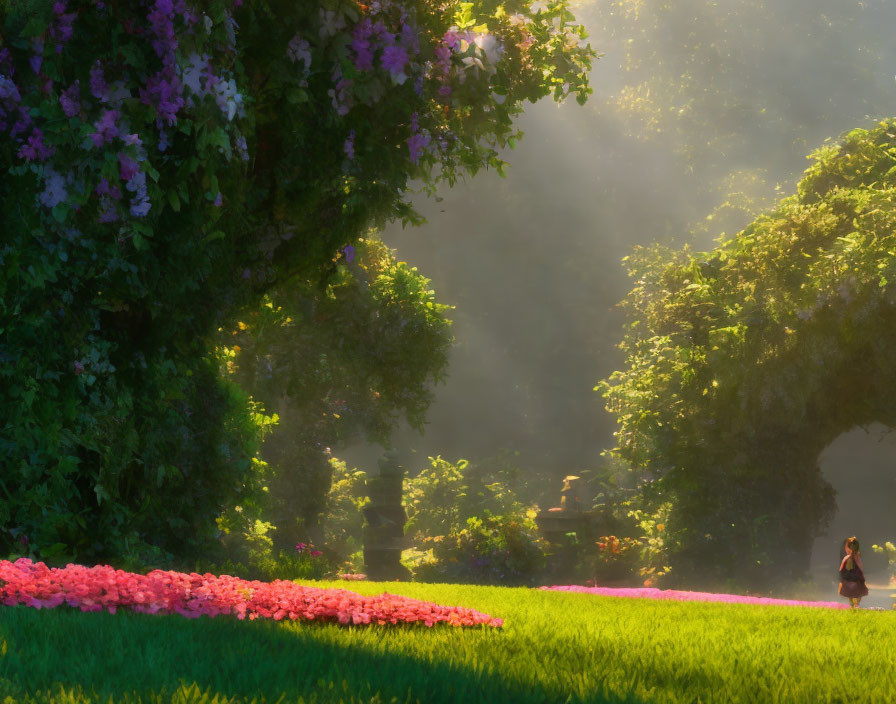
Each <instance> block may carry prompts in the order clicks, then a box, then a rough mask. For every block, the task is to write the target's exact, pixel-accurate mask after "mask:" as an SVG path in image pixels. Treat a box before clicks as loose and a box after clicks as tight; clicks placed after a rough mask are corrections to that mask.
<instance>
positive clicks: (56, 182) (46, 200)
mask: <svg viewBox="0 0 896 704" xmlns="http://www.w3.org/2000/svg"><path fill="white" fill-rule="evenodd" d="M70 178H71V177H69V180H70ZM67 198H68V191H67V190H66V178H65V177H64V176H62V174H60V173H58V172H57V171H56V170H55V169H52V168H47V169H45V171H44V191H43V193H41V194H40V202H41V203H42V204H43V205H44V206H46V207H47V208H53V207H55V206H57V205H59V204H60V203H63V202H65V200H66V199H67Z"/></svg>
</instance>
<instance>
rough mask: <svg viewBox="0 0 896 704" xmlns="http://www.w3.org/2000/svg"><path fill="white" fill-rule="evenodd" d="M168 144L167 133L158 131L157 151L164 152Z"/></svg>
mask: <svg viewBox="0 0 896 704" xmlns="http://www.w3.org/2000/svg"><path fill="white" fill-rule="evenodd" d="M168 144H169V142H168V133H167V132H166V131H165V130H159V151H160V152H163V151H165V150H166V149H167V148H168Z"/></svg>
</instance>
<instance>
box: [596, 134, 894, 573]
mask: <svg viewBox="0 0 896 704" xmlns="http://www.w3.org/2000/svg"><path fill="white" fill-rule="evenodd" d="M812 158H813V160H814V162H815V163H814V164H813V165H812V166H811V167H810V168H809V169H808V170H807V171H806V173H805V175H804V177H803V179H802V180H801V181H800V183H799V186H798V189H797V194H796V195H793V196H790V197H788V198H785V199H783V200H782V201H781V202H780V203H779V204H778V206H777V207H776V208H775V209H774V210H772V211H770V212H769V213H768V214H766V215H764V216H762V217H760V218H758V219H757V220H756V221H755V222H754V223H753V224H752V225H750V226H749V227H747V228H746V229H745V230H743V231H742V232H740V233H739V234H738V235H737V236H735V237H732V238H730V239H727V240H724V241H722V242H720V244H719V246H718V247H717V248H715V249H714V250H711V251H709V252H698V253H691V252H690V251H688V250H687V249H684V250H680V251H673V250H667V249H663V248H661V247H658V246H655V247H645V248H639V249H637V251H636V252H635V254H633V255H632V256H631V257H630V258H629V261H628V265H629V269H630V272H631V275H632V277H633V279H634V280H635V287H634V289H633V290H632V291H631V293H630V294H629V296H628V297H627V299H626V301H625V305H626V307H627V309H628V311H629V315H630V322H629V324H628V326H627V328H626V333H625V337H624V341H623V343H622V346H621V347H622V349H623V351H624V352H625V353H626V355H627V362H626V367H625V368H624V369H623V370H620V371H618V372H616V373H614V374H613V375H612V376H611V377H610V379H609V380H608V381H606V382H603V383H602V384H601V386H600V387H599V388H601V389H602V390H603V393H604V395H605V397H606V398H607V409H608V410H609V411H610V412H612V413H613V414H615V415H616V416H617V419H618V422H619V430H618V431H617V433H616V439H617V448H616V450H615V454H616V455H617V456H618V457H620V458H621V459H623V460H625V461H627V462H629V463H630V465H631V466H632V467H633V468H635V469H638V470H643V471H647V472H649V473H650V474H651V475H652V476H653V477H655V478H656V479H657V482H656V483H655V486H654V491H655V492H656V493H657V494H658V495H660V496H665V499H666V500H671V501H672V502H673V507H674V508H673V510H672V512H671V514H670V516H669V519H668V521H667V532H668V536H669V537H668V538H667V543H666V547H667V548H668V557H669V564H670V565H671V566H672V568H673V573H672V577H673V578H674V579H675V580H678V581H679V582H680V583H687V580H689V579H698V578H704V579H705V578H708V577H712V578H716V579H718V580H722V579H724V578H726V577H728V576H732V577H735V578H736V579H738V580H741V581H742V582H744V583H746V584H749V585H768V584H774V583H778V582H780V581H783V580H786V579H789V578H793V577H799V576H802V575H804V574H805V571H806V569H807V568H808V559H809V553H810V550H811V546H812V542H813V539H814V538H815V537H816V536H817V535H818V534H819V532H820V531H821V530H823V529H824V527H825V526H826V524H827V522H828V520H829V519H830V517H831V515H832V513H833V511H834V505H835V504H834V492H833V489H832V488H831V486H830V485H829V484H828V483H827V482H826V481H825V480H824V479H823V477H822V476H821V473H820V471H819V469H818V464H817V459H818V455H819V453H820V452H821V451H822V449H824V448H825V447H826V446H827V445H828V444H830V443H831V442H832V441H833V440H834V439H835V438H836V437H837V436H838V435H840V434H841V433H843V432H845V431H847V430H849V429H850V428H851V427H853V426H855V425H866V424H870V423H872V422H875V421H877V422H881V423H884V424H885V425H893V424H894V423H896V405H894V396H893V394H892V389H893V388H894V384H896V364H894V361H896V360H894V357H893V349H894V344H893V343H894V340H893V335H892V330H894V329H896V328H894V325H896V289H894V288H893V286H894V284H893V282H896V234H894V233H896V120H887V121H885V122H881V123H880V124H879V125H878V126H877V127H875V128H874V129H871V130H862V129H857V130H853V131H851V132H849V133H848V134H846V135H845V136H844V137H843V141H842V143H841V144H838V145H830V146H825V147H823V148H821V149H818V150H817V151H816V152H814V153H813V154H812Z"/></svg>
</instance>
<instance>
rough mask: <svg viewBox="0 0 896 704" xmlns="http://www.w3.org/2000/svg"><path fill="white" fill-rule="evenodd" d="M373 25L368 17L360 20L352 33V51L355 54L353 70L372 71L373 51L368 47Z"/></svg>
mask: <svg viewBox="0 0 896 704" xmlns="http://www.w3.org/2000/svg"><path fill="white" fill-rule="evenodd" d="M372 33H373V25H372V24H371V22H370V18H369V17H365V18H364V19H363V20H361V21H360V22H359V23H358V24H357V25H356V26H355V28H354V30H353V31H352V50H353V51H354V52H355V59H354V63H355V68H357V69H358V70H359V71H370V70H372V69H373V49H372V48H371V46H370V35H371V34H372Z"/></svg>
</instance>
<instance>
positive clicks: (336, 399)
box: [223, 233, 452, 549]
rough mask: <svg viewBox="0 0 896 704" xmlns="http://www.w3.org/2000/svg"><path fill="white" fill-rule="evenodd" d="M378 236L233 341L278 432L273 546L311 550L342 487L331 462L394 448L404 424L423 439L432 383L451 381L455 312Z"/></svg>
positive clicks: (242, 379) (242, 326)
mask: <svg viewBox="0 0 896 704" xmlns="http://www.w3.org/2000/svg"><path fill="white" fill-rule="evenodd" d="M394 254H395V253H394V251H390V250H389V249H388V248H387V247H386V246H385V245H383V243H382V242H381V241H380V240H379V239H378V238H377V237H376V235H375V234H374V233H369V235H368V237H366V238H363V239H360V240H358V242H357V243H356V245H355V246H353V247H348V248H346V250H345V251H344V252H343V253H341V254H340V256H339V260H338V262H339V263H338V266H337V267H336V268H335V269H334V270H333V271H332V272H331V273H330V275H329V276H328V278H327V280H326V281H325V288H323V289H321V288H319V283H320V282H318V281H317V280H306V281H302V282H299V281H295V280H293V281H290V282H289V283H288V284H285V285H283V286H280V287H277V288H275V289H273V290H272V291H271V293H270V294H269V295H268V296H266V297H265V300H264V301H263V303H262V305H261V306H260V307H259V308H258V309H257V310H255V311H252V312H250V313H249V314H248V315H247V316H246V317H245V319H246V322H243V321H240V322H239V323H238V325H237V326H236V329H234V330H233V331H231V332H230V333H229V334H226V335H225V336H224V338H225V339H224V341H223V344H225V345H227V347H226V348H225V349H226V350H227V353H230V356H231V357H232V359H231V360H230V361H229V362H228V368H229V370H230V372H231V374H232V377H231V378H233V379H234V380H235V381H236V382H237V383H238V384H239V385H240V387H241V388H243V389H245V390H246V391H247V392H249V393H251V394H252V397H253V398H255V399H257V400H259V401H260V402H261V403H263V404H264V406H265V407H266V408H271V409H276V411H277V415H278V418H279V422H278V425H277V427H276V428H275V429H274V430H273V432H272V433H271V434H270V435H269V436H268V437H267V438H266V439H265V442H264V445H263V446H262V449H261V457H262V458H263V459H264V460H265V461H266V462H267V463H269V464H270V466H271V467H272V470H273V471H274V474H275V475H276V479H275V480H274V481H273V482H272V483H271V484H270V485H269V489H270V496H271V498H272V499H273V500H274V501H273V503H274V507H273V511H274V514H273V516H272V518H273V524H274V525H275V526H276V528H277V534H276V535H275V536H274V544H275V546H276V547H277V548H280V549H289V548H291V547H292V546H293V545H295V543H296V541H299V540H303V539H309V538H310V539H311V540H313V541H316V542H317V543H318V544H319V545H323V534H322V532H321V529H320V526H319V519H320V516H321V512H322V511H323V510H324V509H325V508H326V496H327V493H328V491H329V489H330V483H331V475H332V469H331V463H330V462H329V461H328V460H329V457H330V454H331V452H332V453H338V450H339V449H340V448H342V447H345V446H346V445H348V444H350V443H352V442H354V441H356V440H357V439H358V438H364V439H367V440H370V441H373V442H379V443H380V444H381V445H382V446H384V447H385V446H386V444H387V443H388V440H389V435H390V433H391V431H392V430H393V428H394V427H395V426H396V425H397V423H398V422H399V420H400V419H402V418H407V419H408V421H409V422H410V423H412V424H413V426H414V427H416V428H417V429H418V430H419V431H420V432H422V431H423V423H424V421H425V414H426V409H427V407H428V406H429V403H430V402H431V400H432V392H431V390H430V384H432V383H438V382H439V381H441V380H442V379H443V378H444V374H445V373H446V370H447V367H448V348H449V346H450V344H451V341H452V340H451V337H450V332H449V326H450V322H451V321H449V320H447V319H446V318H445V313H446V312H447V311H448V310H449V309H450V308H451V306H446V305H442V304H439V303H437V302H436V301H435V292H434V291H433V290H432V289H429V287H428V286H429V280H428V279H426V278H424V277H423V276H422V275H421V274H420V273H418V272H417V270H416V268H409V267H408V266H407V264H406V263H405V262H398V261H396V259H395V256H394Z"/></svg>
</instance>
